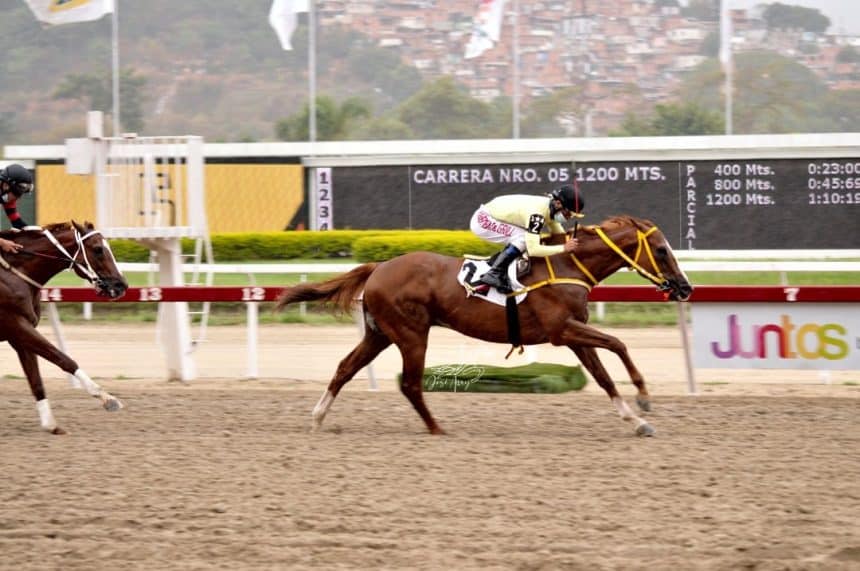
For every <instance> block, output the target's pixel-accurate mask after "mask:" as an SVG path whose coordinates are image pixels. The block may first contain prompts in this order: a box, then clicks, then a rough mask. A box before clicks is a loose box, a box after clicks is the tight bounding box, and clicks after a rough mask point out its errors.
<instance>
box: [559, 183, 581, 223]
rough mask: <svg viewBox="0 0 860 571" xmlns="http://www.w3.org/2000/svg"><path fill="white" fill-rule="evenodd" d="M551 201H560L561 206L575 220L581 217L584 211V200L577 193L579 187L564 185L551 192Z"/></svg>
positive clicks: (578, 192)
mask: <svg viewBox="0 0 860 571" xmlns="http://www.w3.org/2000/svg"><path fill="white" fill-rule="evenodd" d="M552 197H553V199H558V200H560V201H561V205H562V206H564V207H565V208H566V209H567V210H570V211H571V212H573V215H574V216H576V217H577V218H581V217H582V215H583V214H582V211H583V210H585V199H583V197H582V193H581V192H580V191H579V186H576V185H572V184H566V185H564V186H560V187H558V188H556V189H555V190H553V191H552Z"/></svg>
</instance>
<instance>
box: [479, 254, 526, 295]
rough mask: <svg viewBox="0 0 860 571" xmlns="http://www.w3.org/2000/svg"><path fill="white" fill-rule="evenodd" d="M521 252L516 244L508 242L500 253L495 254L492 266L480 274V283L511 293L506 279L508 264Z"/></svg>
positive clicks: (509, 283)
mask: <svg viewBox="0 0 860 571" xmlns="http://www.w3.org/2000/svg"><path fill="white" fill-rule="evenodd" d="M520 254H522V252H520V251H519V249H517V247H516V246H513V245H511V244H508V245H507V246H506V247H505V249H504V250H502V253H501V254H499V255H498V256H496V259H495V260H494V261H493V265H492V267H490V269H489V270H488V271H487V273H485V274H484V275H483V276H481V280H480V281H481V283H484V284H487V285H488V286H492V287H494V288H496V289H497V290H499V291H500V292H501V293H511V292H512V291H514V290H513V289H511V282H510V280H508V266H510V265H511V262H513V261H514V260H516V259H517V258H519V257H520Z"/></svg>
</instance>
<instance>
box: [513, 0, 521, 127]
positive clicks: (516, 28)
mask: <svg viewBox="0 0 860 571" xmlns="http://www.w3.org/2000/svg"><path fill="white" fill-rule="evenodd" d="M513 95H514V101H513V107H514V109H513V113H514V115H513V129H514V139H519V138H520V2H519V0H514V90H513Z"/></svg>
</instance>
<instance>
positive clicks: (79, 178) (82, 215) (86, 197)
mask: <svg viewBox="0 0 860 571" xmlns="http://www.w3.org/2000/svg"><path fill="white" fill-rule="evenodd" d="M95 180H96V179H95V177H94V176H90V175H72V174H66V165H39V164H37V165H36V191H35V192H34V193H33V195H34V197H35V198H36V221H35V222H34V224H38V225H40V226H47V225H48V224H53V223H54V222H68V221H69V220H75V221H76V222H85V221H88V222H93V223H95V221H96V182H95ZM28 222H29V220H28Z"/></svg>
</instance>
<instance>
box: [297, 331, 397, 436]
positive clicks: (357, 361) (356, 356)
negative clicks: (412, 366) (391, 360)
mask: <svg viewBox="0 0 860 571" xmlns="http://www.w3.org/2000/svg"><path fill="white" fill-rule="evenodd" d="M389 345H391V340H390V339H389V338H388V337H386V336H385V335H384V334H382V333H381V332H379V331H374V330H372V329H370V327H365V330H364V338H363V339H362V340H361V342H360V343H359V344H358V345H356V347H355V349H353V350H352V351H351V352H350V353H349V355H347V356H346V357H345V358H344V359H343V360H342V361H341V362H340V364H339V365H338V366H337V371H336V372H335V374H334V378H332V380H331V382H330V383H329V384H328V388H327V389H326V391H325V392H324V393H323V395H322V397H320V400H319V402H317V404H316V406H315V407H314V410H313V412H312V413H311V416H312V417H313V429H314V430H316V429H319V427H320V426H322V422H323V419H325V415H326V414H327V413H328V411H329V409H330V408H331V405H332V403H333V402H334V399H335V397H336V396H337V395H338V393H339V392H340V389H342V388H343V386H344V385H345V384H346V383H348V382H349V381H350V380H351V379H352V377H353V376H354V375H355V374H356V373H357V372H358V371H359V370H361V368H362V367H366V366H367V365H368V364H370V362H371V361H373V360H374V359H375V358H376V356H377V355H379V354H380V353H381V352H382V351H383V350H384V349H385V348H386V347H388V346H389Z"/></svg>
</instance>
